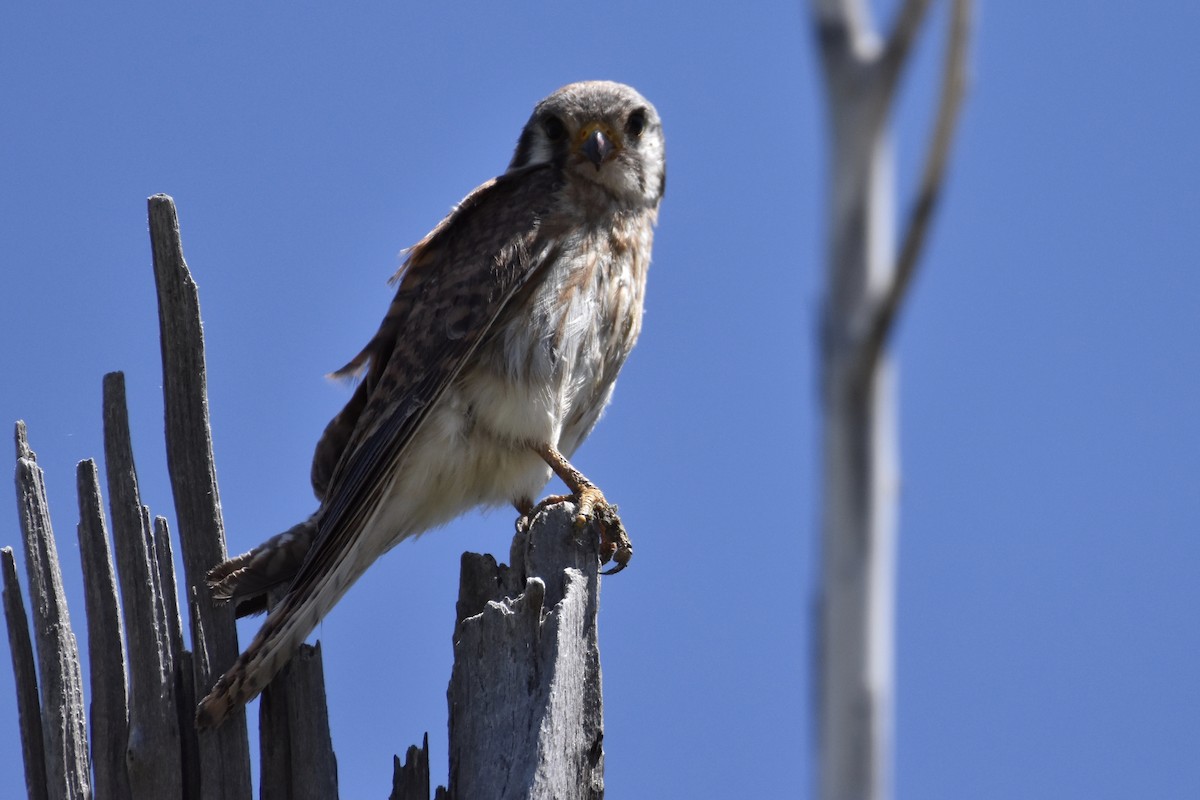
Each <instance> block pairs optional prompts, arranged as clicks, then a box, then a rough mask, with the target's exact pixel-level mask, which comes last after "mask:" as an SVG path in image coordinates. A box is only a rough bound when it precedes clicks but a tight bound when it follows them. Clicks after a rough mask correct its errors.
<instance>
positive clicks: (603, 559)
mask: <svg viewBox="0 0 1200 800" xmlns="http://www.w3.org/2000/svg"><path fill="white" fill-rule="evenodd" d="M568 500H570V501H572V502H574V503H575V505H576V508H578V513H576V514H575V527H576V528H585V527H587V526H589V525H591V526H592V527H593V528H594V529H595V530H596V531H597V533H598V534H599V536H600V563H601V564H607V563H608V562H610V561H613V562H615V566H614V567H613V568H612V569H609V570H605V571H604V572H602V573H600V574H601V575H615V574H616V573H618V572H620V571H621V570H623V569H625V567H627V566H628V565H629V559H631V558H632V557H633V544H632V543H630V541H629V534H628V533H626V532H625V526H624V525H623V524H622V523H621V518H620V517H619V516H617V507H616V506H614V505H612V504H610V503H609V502H608V501H607V500H605V499H604V493H603V492H601V491H600V490H599V489H597V488H596V487H595V486H585V487H583V489H582V490H581V491H580V492H579V494H577V495H575V494H552V495H550V496H549V497H546V498H544V499H543V500H542V501H541V502H539V503H538V504H537V505H532V504H531V505H529V506H528V507H527V508H522V507H520V506H518V508H519V509H520V510H521V512H522V513H521V516H519V517H517V531H518V532H519V533H525V532H526V531H528V530H529V526H530V525H531V524H533V520H534V518H535V517H536V516H537V515H538V513H540V512H541V511H542V510H543V509H546V508H549V507H550V506H553V505H558V504H559V503H563V502H566V501H568Z"/></svg>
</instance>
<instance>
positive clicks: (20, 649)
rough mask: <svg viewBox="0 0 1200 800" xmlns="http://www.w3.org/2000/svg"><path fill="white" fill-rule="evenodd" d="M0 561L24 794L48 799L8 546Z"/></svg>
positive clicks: (33, 681) (30, 665)
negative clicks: (0, 564) (15, 690)
mask: <svg viewBox="0 0 1200 800" xmlns="http://www.w3.org/2000/svg"><path fill="white" fill-rule="evenodd" d="M0 562H3V571H4V618H5V621H6V622H7V625H8V648H9V652H11V653H12V665H13V678H14V681H15V683H16V685H17V727H18V728H19V729H20V731H21V759H22V761H24V763H25V789H26V794H27V795H28V797H29V800H49V798H50V794H49V789H48V788H47V786H46V747H45V744H44V742H43V739H42V708H41V701H40V700H39V699H38V680H37V665H36V664H35V663H34V660H33V643H32V642H30V640H29V619H28V617H26V616H25V602H24V601H23V600H21V585H20V583H19V582H18V581H17V563H16V561H15V559H14V558H13V551H12V548H11V547H5V548H4V549H2V550H0Z"/></svg>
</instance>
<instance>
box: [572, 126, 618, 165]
mask: <svg viewBox="0 0 1200 800" xmlns="http://www.w3.org/2000/svg"><path fill="white" fill-rule="evenodd" d="M583 137H584V138H583V143H582V144H581V145H580V146H579V152H581V153H583V155H584V157H585V158H586V159H587V160H588V161H590V162H592V165H593V166H594V167H595V168H596V171H597V172H599V171H600V167H601V165H602V164H604V162H605V161H607V160H608V159H609V157H610V156H611V155H612V154H613V152H614V151H615V150H616V149H617V145H616V144H614V143H613V140H612V136H611V134H609V133H608V132H607V131H606V130H605V129H604V128H602V127H600V126H599V125H590V126H588V127H587V128H585V129H584V131H583Z"/></svg>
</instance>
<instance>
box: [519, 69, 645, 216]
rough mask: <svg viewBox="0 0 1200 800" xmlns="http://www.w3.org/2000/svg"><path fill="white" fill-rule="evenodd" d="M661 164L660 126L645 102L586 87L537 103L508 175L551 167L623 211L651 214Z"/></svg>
mask: <svg viewBox="0 0 1200 800" xmlns="http://www.w3.org/2000/svg"><path fill="white" fill-rule="evenodd" d="M665 159H666V153H665V149H664V146H663V132H662V123H661V122H660V121H659V119H658V112H657V111H655V110H654V106H652V105H650V103H649V102H647V100H646V98H644V97H642V96H641V95H640V94H638V93H637V92H636V91H635V90H634V89H632V88H631V87H629V86H625V85H624V84H620V83H613V82H611V81H586V82H583V83H572V84H570V85H568V86H564V87H563V88H561V89H559V90H558V91H557V92H555V93H554V94H552V95H550V96H549V97H547V98H546V99H545V100H543V101H542V102H540V103H538V105H537V107H536V108H535V109H534V110H533V116H531V117H530V118H529V122H527V123H526V124H525V130H524V131H522V133H521V139H520V141H519V142H518V143H517V151H516V153H515V154H514V155H513V160H512V163H511V164H509V170H510V171H511V170H514V169H519V168H522V167H528V166H532V165H536V164H545V163H553V164H556V165H558V166H560V168H562V169H564V170H565V171H566V172H567V174H568V176H569V178H571V179H573V180H576V181H586V182H588V183H589V184H595V185H597V186H598V187H601V188H603V189H604V190H606V191H607V192H608V193H609V194H611V195H613V196H614V197H615V198H617V200H618V201H619V202H621V203H622V204H623V205H629V206H632V207H635V208H636V207H646V206H649V207H652V208H653V207H657V206H658V203H659V201H660V200H661V199H662V195H663V191H664V189H665V188H666V160H665Z"/></svg>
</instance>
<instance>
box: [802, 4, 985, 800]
mask: <svg viewBox="0 0 1200 800" xmlns="http://www.w3.org/2000/svg"><path fill="white" fill-rule="evenodd" d="M930 2H931V0H905V2H904V3H903V4H902V5H901V7H900V9H899V11H898V13H897V16H896V22H895V25H894V27H893V29H892V32H891V34H890V36H889V37H888V38H887V39H886V40H881V39H880V37H879V36H878V35H877V34H876V33H875V31H874V28H873V25H872V23H871V20H870V14H869V11H868V7H867V4H866V3H865V2H864V1H863V0H811V5H812V9H813V15H814V23H815V27H816V31H817V39H818V44H819V46H820V53H821V60H822V66H823V68H824V73H825V80H826V90H827V95H828V100H829V108H830V141H831V142H832V146H833V157H832V162H831V167H830V197H829V208H830V214H829V220H828V226H829V227H828V240H829V252H828V270H827V282H828V288H827V290H826V295H825V300H824V308H823V317H822V330H821V393H822V402H823V406H824V414H825V423H824V436H823V448H824V453H823V470H824V487H823V499H822V518H821V529H822V534H821V546H822V571H821V574H822V578H821V589H820V592H821V595H820V601H819V604H818V620H817V624H818V630H819V633H818V636H819V647H818V656H817V658H818V664H817V673H818V681H819V697H820V708H819V711H818V715H819V724H818V737H819V762H820V763H819V765H818V776H819V781H820V787H819V794H820V797H821V798H823V800H866V799H867V798H870V799H871V800H878V799H880V798H886V797H889V796H890V794H891V786H890V778H891V759H892V755H891V753H892V741H891V739H892V726H893V723H892V713H893V712H892V696H893V689H894V686H893V684H894V677H893V671H894V666H893V661H894V655H893V651H894V616H895V611H894V604H895V558H896V514H897V512H896V495H897V485H898V481H899V477H898V466H897V465H898V456H897V445H896V430H895V388H894V385H895V376H894V369H893V367H892V364H891V361H890V358H889V357H888V355H887V353H886V350H885V345H886V343H887V341H888V338H889V336H890V334H891V332H892V330H893V328H894V325H895V319H896V315H897V313H898V310H899V308H900V305H901V303H902V301H903V299H904V297H905V294H906V292H907V289H908V287H909V285H910V282H911V278H912V275H913V272H914V271H915V268H916V264H917V260H918V256H919V254H920V250H921V245H922V243H923V241H924V238H925V232H926V229H927V227H928V225H929V221H930V218H931V216H932V210H933V208H934V207H935V205H936V198H937V196H938V191H939V189H940V186H941V181H942V177H943V174H944V168H945V163H946V159H947V158H948V153H949V145H950V138H951V133H952V131H953V126H954V120H955V119H956V116H957V110H958V105H959V100H960V98H961V95H962V90H963V84H964V83H965V78H964V74H965V58H966V44H965V43H966V37H967V21H968V16H969V11H970V7H971V1H970V0H952V2H953V5H952V18H953V19H952V24H951V30H950V35H949V39H948V48H947V59H946V69H945V75H944V77H943V86H942V95H941V99H940V103H939V110H938V114H937V121H936V124H935V127H934V136H933V139H932V143H931V146H930V151H929V155H928V156H927V161H926V166H925V171H924V173H923V174H922V179H921V185H920V187H919V189H918V192H917V198H916V202H915V203H914V204H913V210H912V212H911V214H910V216H909V219H908V224H907V226H906V228H905V232H904V236H903V243H902V245H901V246H900V247H899V248H897V247H896V245H895V240H896V237H895V221H894V212H893V205H894V202H895V201H894V195H895V187H894V158H893V154H892V147H891V134H890V122H889V117H890V114H891V111H892V105H893V100H894V98H895V94H896V87H897V84H898V81H899V78H900V75H901V73H902V71H903V68H904V67H905V65H906V61H907V59H908V56H909V54H910V53H911V50H912V46H913V41H914V39H915V37H916V34H917V32H918V31H919V29H920V27H921V25H922V22H923V20H924V18H925V15H926V12H927V11H928V8H929V6H930Z"/></svg>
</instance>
